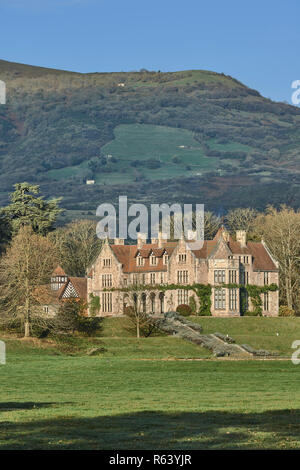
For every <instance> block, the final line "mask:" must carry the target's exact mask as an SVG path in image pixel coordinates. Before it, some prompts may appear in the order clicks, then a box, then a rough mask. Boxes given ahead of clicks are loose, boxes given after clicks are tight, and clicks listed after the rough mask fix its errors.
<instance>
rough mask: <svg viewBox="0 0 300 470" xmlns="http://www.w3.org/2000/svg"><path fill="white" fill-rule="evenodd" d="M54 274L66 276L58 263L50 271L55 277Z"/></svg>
mask: <svg viewBox="0 0 300 470" xmlns="http://www.w3.org/2000/svg"><path fill="white" fill-rule="evenodd" d="M56 276H66V273H65V271H64V270H63V268H62V267H61V266H60V265H58V266H57V267H56V268H55V269H54V271H53V273H52V277H56Z"/></svg>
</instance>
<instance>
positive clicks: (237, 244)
mask: <svg viewBox="0 0 300 470" xmlns="http://www.w3.org/2000/svg"><path fill="white" fill-rule="evenodd" d="M189 246H191V247H192V243H190V242H189ZM195 283H196V284H210V285H211V286H212V296H211V313H212V315H214V316H224V317H226V316H240V315H241V307H240V304H241V299H240V289H239V288H224V287H222V285H223V284H242V285H245V284H252V285H257V286H264V285H270V284H272V283H274V284H277V285H278V283H279V275H278V263H277V262H276V260H275V259H274V258H273V257H272V255H271V253H270V252H269V250H268V248H267V246H266V245H265V243H264V242H263V241H262V242H261V243H255V242H247V241H246V233H245V232H243V231H239V232H237V234H236V240H233V239H232V237H231V236H230V235H229V233H228V232H227V231H226V229H225V228H224V227H222V228H221V229H220V230H219V231H218V233H217V234H216V236H215V238H214V239H213V240H207V241H205V242H204V245H203V247H202V248H201V249H200V250H198V249H197V250H196V249H195V250H193V249H189V248H188V245H187V242H186V241H185V240H183V239H182V240H179V241H178V242H168V241H164V240H163V239H162V236H161V235H160V236H159V238H158V239H155V240H151V243H146V240H143V239H142V237H140V238H139V239H138V242H137V244H136V245H125V244H124V241H123V240H120V239H116V240H115V242H114V243H113V244H109V242H108V241H106V242H105V243H104V245H103V248H102V250H101V253H100V255H99V256H98V258H97V259H96V261H95V263H94V264H93V265H92V266H91V268H90V270H89V273H88V279H87V290H88V297H89V295H90V294H93V295H97V296H99V297H100V304H101V310H100V315H101V316H109V315H122V314H123V313H124V308H125V307H126V306H128V305H130V304H131V302H132V295H129V294H128V293H126V292H124V291H120V290H119V289H120V288H124V287H128V286H131V285H135V284H139V285H147V286H151V285H155V286H156V288H155V289H153V291H151V288H150V289H149V288H148V289H145V291H144V292H142V291H141V293H139V296H138V301H139V302H141V308H143V309H144V310H145V311H146V312H153V313H163V312H167V311H171V310H175V309H176V308H177V306H178V305H180V304H189V299H190V297H191V296H193V297H194V299H195V301H196V304H197V307H199V299H198V297H197V296H196V294H195V292H194V291H193V290H187V289H177V290H164V291H159V286H160V285H170V284H176V285H178V284H180V285H192V284H195ZM110 288H112V290H111V291H110ZM278 299H279V296H278V291H269V292H268V293H266V294H262V303H263V315H266V316H277V315H278ZM246 301H247V302H248V309H249V310H251V309H252V308H253V307H252V305H251V301H250V299H246Z"/></svg>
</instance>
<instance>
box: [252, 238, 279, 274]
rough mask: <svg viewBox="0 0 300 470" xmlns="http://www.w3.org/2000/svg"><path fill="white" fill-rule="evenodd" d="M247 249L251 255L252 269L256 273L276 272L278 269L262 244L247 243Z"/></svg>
mask: <svg viewBox="0 0 300 470" xmlns="http://www.w3.org/2000/svg"><path fill="white" fill-rule="evenodd" d="M247 245H248V248H249V251H250V253H251V254H252V256H253V258H254V261H253V268H254V269H255V270H258V271H277V270H278V268H277V266H276V265H275V263H274V261H273V260H272V258H271V256H270V255H269V253H268V251H267V250H266V248H265V247H264V245H263V243H255V242H248V244H247Z"/></svg>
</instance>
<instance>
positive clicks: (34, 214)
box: [0, 183, 62, 235]
mask: <svg viewBox="0 0 300 470" xmlns="http://www.w3.org/2000/svg"><path fill="white" fill-rule="evenodd" d="M14 188H15V191H14V192H13V193H12V194H11V195H10V200H11V203H10V204H9V205H8V206H7V207H4V208H3V209H1V212H0V216H2V217H4V219H5V220H6V225H7V226H9V227H10V228H11V232H12V234H13V235H15V234H17V233H18V231H19V229H20V227H24V226H30V227H31V228H32V230H33V231H34V232H35V233H39V234H40V235H46V234H47V233H48V232H50V231H51V230H52V229H53V227H54V224H55V222H56V219H57V217H58V215H59V214H60V213H61V212H62V209H60V208H59V207H58V204H59V201H60V199H52V200H51V201H45V200H44V197H43V196H39V192H40V187H39V185H32V184H30V183H17V184H15V185H14Z"/></svg>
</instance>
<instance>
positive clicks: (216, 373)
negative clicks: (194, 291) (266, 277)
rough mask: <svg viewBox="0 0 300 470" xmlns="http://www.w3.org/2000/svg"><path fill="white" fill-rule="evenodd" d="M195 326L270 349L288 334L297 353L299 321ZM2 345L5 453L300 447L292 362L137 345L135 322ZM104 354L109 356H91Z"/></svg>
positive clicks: (212, 321)
mask: <svg viewBox="0 0 300 470" xmlns="http://www.w3.org/2000/svg"><path fill="white" fill-rule="evenodd" d="M191 319H192V320H194V321H195V320H196V321H199V323H201V324H202V325H203V327H204V332H205V333H208V332H211V331H220V332H224V333H228V334H231V335H232V336H234V337H235V338H236V339H238V340H239V341H240V338H247V342H248V343H249V344H251V345H252V346H253V345H255V343H254V340H253V337H254V336H256V337H258V338H259V341H260V345H261V346H262V347H264V348H266V347H268V345H269V346H270V345H274V346H275V343H274V341H273V339H272V338H273V333H274V332H276V330H278V331H279V332H280V334H281V336H282V338H285V341H283V342H282V343H280V344H281V346H280V347H281V348H282V351H286V353H287V352H288V354H289V355H290V353H291V350H288V345H290V343H291V342H292V340H293V339H297V338H296V336H297V334H298V333H297V331H299V325H298V323H297V322H298V319H289V318H287V319H282V318H278V319H277V318H276V319H268V318H241V319H234V318H233V319H220V318H218V319H216V318H204V317H202V318H197V319H195V318H191ZM238 322H239V323H238ZM297 329H298V330H297ZM0 337H1V338H2V339H3V340H5V341H6V344H7V364H6V365H1V366H0V374H1V387H0V422H1V425H0V449H151V448H154V449H221V448H225V449H253V448H262V449H265V448H277V449H286V448H294V449H295V448H300V444H299V441H300V394H299V379H300V366H295V365H293V364H292V363H291V361H289V360H285V361H282V360H272V361H255V360H249V361H230V360H220V359H212V358H211V357H210V354H209V353H208V352H207V351H205V350H204V349H202V348H200V347H198V346H196V345H194V344H191V343H188V342H185V341H183V340H180V339H178V338H176V337H166V336H154V337H150V338H141V339H139V340H137V339H136V338H135V337H134V336H133V333H132V332H131V331H130V330H129V329H128V321H127V320H126V319H125V318H109V319H105V320H104V322H103V328H102V331H101V333H100V336H98V337H96V338H78V337H74V338H69V339H65V340H64V341H61V342H58V343H57V342H54V341H53V340H52V341H51V340H47V339H46V340H35V341H24V340H20V339H16V338H14V337H11V336H7V335H6V336H5V335H0ZM276 338H277V337H276ZM279 338H280V336H279ZM250 339H251V341H250ZM298 339H300V337H299V336H298ZM244 342H246V340H245V341H244ZM94 346H96V347H98V348H101V352H100V354H99V355H98V356H87V355H86V351H87V350H89V349H90V348H92V347H94ZM277 346H278V345H277ZM180 359H181V360H180ZM184 359H186V360H184ZM190 359H198V360H190ZM201 359H203V360H201Z"/></svg>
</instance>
